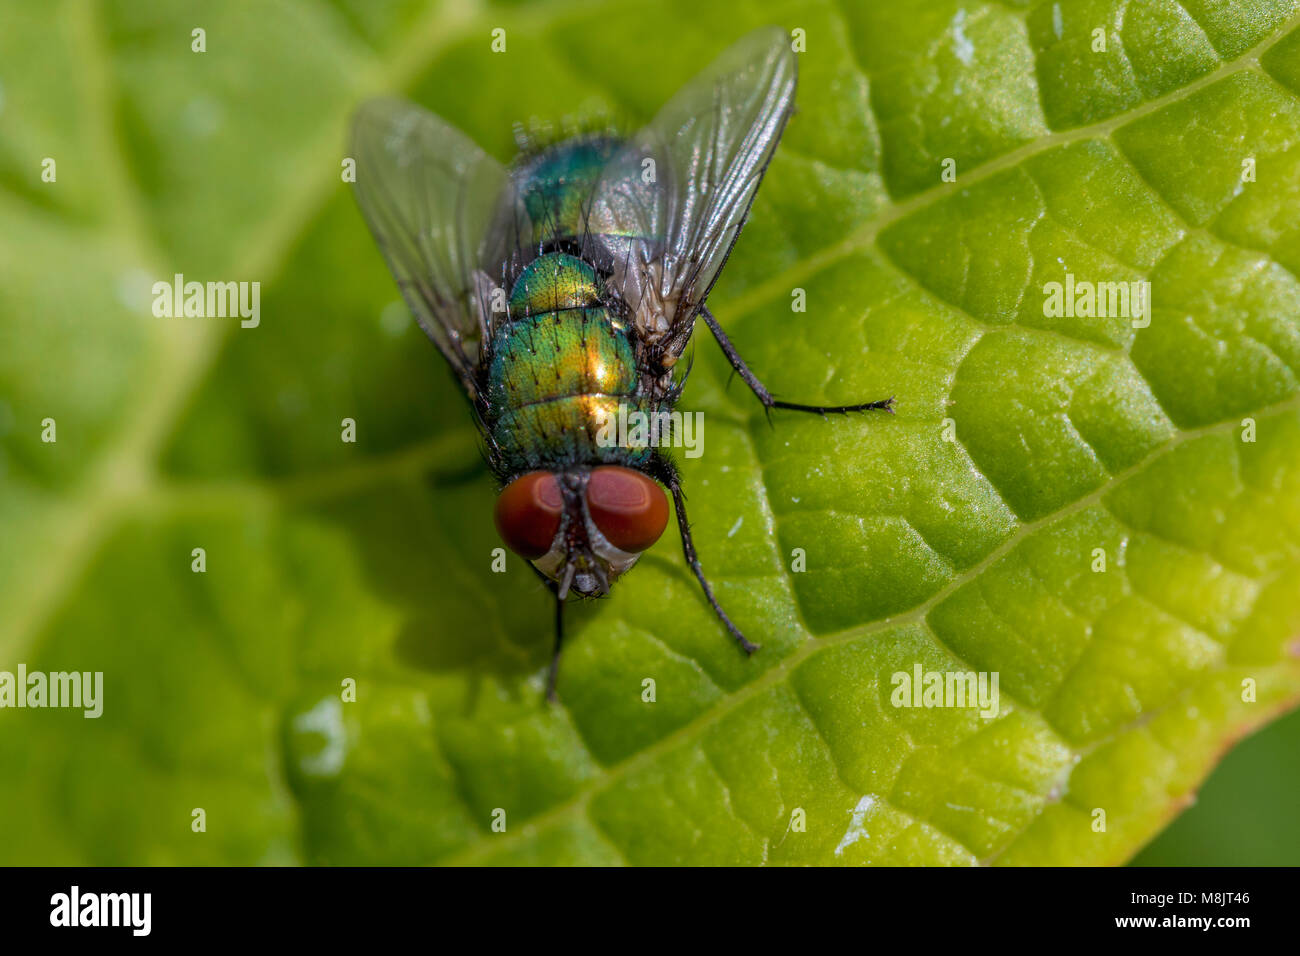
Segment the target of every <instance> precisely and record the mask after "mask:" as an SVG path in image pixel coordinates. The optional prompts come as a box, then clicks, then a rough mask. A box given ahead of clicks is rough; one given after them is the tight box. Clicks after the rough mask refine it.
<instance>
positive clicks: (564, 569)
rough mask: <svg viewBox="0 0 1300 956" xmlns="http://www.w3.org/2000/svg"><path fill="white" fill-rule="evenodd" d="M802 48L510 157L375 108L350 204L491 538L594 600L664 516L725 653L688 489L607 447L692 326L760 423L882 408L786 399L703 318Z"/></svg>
mask: <svg viewBox="0 0 1300 956" xmlns="http://www.w3.org/2000/svg"><path fill="white" fill-rule="evenodd" d="M795 81H796V67H795V57H794V53H793V52H792V50H791V46H790V43H789V40H788V38H787V37H786V35H785V34H784V32H782V31H781V30H780V29H778V28H776V27H769V28H764V29H761V30H757V31H755V32H753V33H751V34H749V35H748V36H745V37H744V38H742V39H741V40H740V41H738V42H737V43H736V44H735V45H733V46H732V47H730V48H729V49H727V50H726V51H725V52H724V53H723V54H722V55H721V56H720V57H719V58H718V59H717V60H716V61H715V62H714V63H713V64H712V65H711V66H709V67H708V68H706V69H705V70H704V71H703V72H702V73H700V74H699V75H698V76H696V77H695V78H694V79H693V80H691V81H690V82H689V83H688V84H687V85H686V86H685V87H683V88H682V89H681V90H680V91H679V92H678V93H677V95H676V96H674V97H673V98H672V100H670V101H669V102H668V104H667V105H666V106H665V107H664V108H663V109H662V110H661V111H660V113H659V115H658V116H657V117H656V118H655V119H654V121H653V122H652V123H650V125H648V126H646V127H645V128H644V129H642V130H640V131H639V132H637V133H636V134H635V135H633V136H631V137H628V138H621V137H617V136H613V135H608V134H586V135H581V136H576V137H572V138H569V139H566V140H563V141H561V142H558V143H553V144H550V145H546V146H542V147H536V148H527V149H525V151H524V152H523V154H522V155H521V156H520V157H519V158H518V159H517V160H516V161H515V162H514V163H513V164H512V165H511V166H510V167H505V166H503V165H502V164H500V163H499V162H497V161H496V160H495V159H493V158H491V157H490V156H488V155H487V154H486V153H484V152H483V150H481V149H480V148H479V147H478V146H477V145H475V144H474V143H473V142H472V141H471V140H470V139H469V138H468V137H467V136H465V134H463V133H461V132H460V131H459V130H457V129H455V128H454V127H452V126H451V125H449V124H448V123H446V122H444V121H443V120H441V119H439V118H438V117H437V116H434V115H433V114H432V113H429V112H427V111H426V110H424V109H422V108H420V107H418V106H415V105H414V104H411V103H406V102H403V101H400V100H392V99H380V100H373V101H371V102H368V103H366V104H365V105H363V106H362V108H361V109H360V110H359V111H358V113H357V116H356V119H355V121H354V125H353V138H352V145H353V157H354V158H355V159H356V163H357V179H356V196H357V201H358V203H359V205H360V207H361V211H362V214H363V215H364V217H365V219H366V222H367V223H368V224H369V226H370V229H371V231H372V232H373V233H374V236H375V239H376V241H377V243H378V245H379V248H380V250H381V251H382V252H383V255H384V258H385V259H386V260H387V262H388V266H389V268H390V269H391V270H392V273H393V275H394V277H395V278H396V280H397V284H398V286H399V287H400V288H401V291H402V295H403V297H404V298H405V299H406V302H407V304H408V305H409V306H410V308H411V311H412V312H413V313H414V315H415V318H416V321H417V322H419V324H420V327H421V328H423V329H424V331H425V332H426V333H427V334H428V336H429V338H431V339H432V340H433V343H434V344H435V345H436V346H437V347H438V349H439V350H440V351H441V352H442V354H443V357H444V358H446V360H447V361H448V363H450V365H451V368H452V371H453V372H454V373H455V375H456V378H457V380H458V381H459V382H460V385H461V387H462V388H463V390H464V392H465V394H466V396H467V397H468V399H469V403H470V406H471V408H472V410H473V414H474V418H475V422H476V424H477V425H478V428H479V431H480V433H481V435H482V438H483V443H484V446H485V456H486V458H487V461H488V464H489V466H490V468H491V470H492V472H493V474H494V475H495V476H496V478H497V480H498V481H499V483H500V486H501V492H500V495H499V497H498V498H497V503H496V526H497V529H498V531H499V532H500V534H501V537H502V539H503V540H504V541H505V543H506V544H507V545H508V546H509V547H510V548H511V549H512V550H513V551H515V552H516V553H517V554H519V555H521V556H522V557H524V558H526V559H527V560H528V562H529V565H530V567H532V568H533V570H534V571H535V572H536V573H537V574H538V575H539V576H540V577H541V578H542V579H543V580H544V581H545V582H546V584H547V586H548V587H549V589H550V590H551V592H552V593H553V594H554V596H555V647H554V653H553V655H552V658H551V665H550V669H549V672H548V675H547V682H546V693H547V697H548V698H551V699H554V696H555V684H556V678H557V674H558V668H559V660H560V651H561V648H562V646H563V640H564V620H563V615H564V605H565V602H566V601H567V600H569V599H570V598H573V597H596V596H601V595H604V594H607V593H608V592H609V589H610V586H611V585H612V584H613V582H614V581H615V580H616V579H617V578H618V577H619V576H620V575H622V574H624V573H626V572H627V571H628V569H630V568H631V567H632V566H633V565H634V564H635V563H636V561H637V559H638V558H639V557H640V556H641V554H642V553H643V552H644V551H645V550H646V549H647V548H649V547H650V546H651V545H653V544H654V543H655V541H657V540H658V539H659V537H660V535H661V534H662V533H663V531H664V528H665V527H666V526H667V524H668V519H669V507H668V499H669V498H670V497H671V499H672V505H673V511H674V512H675V514H676V518H677V526H678V529H679V531H680V532H681V539H682V550H683V552H684V554H685V557H686V563H687V565H688V566H689V567H690V569H691V571H692V572H693V573H694V575H695V578H696V579H697V580H698V581H699V584H700V587H701V588H702V589H703V592H704V596H705V598H706V599H707V600H708V602H709V605H710V606H711V607H712V608H713V612H714V613H715V614H716V615H717V616H718V619H719V620H720V621H721V622H722V624H723V625H724V626H725V627H726V629H727V630H728V631H729V632H730V634H731V636H732V637H733V638H734V639H735V641H736V643H737V644H739V645H740V647H741V648H742V649H743V650H744V651H745V652H746V653H747V654H752V653H753V652H754V651H755V650H757V649H758V645H756V644H753V643H751V642H750V641H749V640H748V639H747V638H746V637H745V636H744V634H742V633H741V631H740V629H739V628H738V627H737V626H736V625H735V624H734V623H733V622H732V620H731V618H730V617H728V616H727V614H726V612H725V611H724V610H723V609H722V606H721V605H720V604H719V603H718V600H717V597H716V596H715V595H714V593H713V588H712V587H711V586H710V584H709V581H708V579H707V578H706V577H705V575H704V571H703V569H702V568H701V566H700V560H699V557H698V555H697V554H696V551H695V544H694V542H693V540H692V538H691V531H690V527H689V524H688V522H687V518H686V505H685V496H684V494H683V492H682V483H681V477H680V475H679V473H678V470H677V467H676V466H675V464H674V463H673V461H672V459H671V457H670V456H669V455H668V454H667V453H666V452H665V451H664V450H663V449H662V448H660V447H653V445H652V443H645V444H642V443H637V444H635V445H634V444H633V443H631V442H624V443H622V444H617V443H611V442H609V441H606V440H601V435H602V432H604V433H605V434H607V432H605V426H606V425H607V424H608V423H609V422H610V420H611V417H612V416H615V415H618V414H620V409H621V410H622V412H623V413H626V412H627V410H629V409H631V410H633V411H637V412H640V413H642V414H644V415H647V416H658V415H663V414H666V413H667V412H670V411H671V410H672V408H673V406H674V405H675V404H676V402H677V399H678V397H679V395H680V394H681V390H682V387H683V386H684V384H685V381H686V375H687V372H688V371H689V368H686V367H684V366H688V365H689V363H680V364H679V361H678V360H679V359H680V358H681V356H682V354H683V352H684V351H685V349H686V346H687V343H688V342H689V341H690V338H691V334H692V332H693V331H694V328H695V322H696V319H703V320H704V324H705V325H706V326H707V327H708V329H709V331H710V332H711V333H712V334H713V337H714V338H715V339H716V340H717V342H718V344H719V345H720V346H721V347H722V351H723V352H724V353H725V354H726V357H727V359H728V361H729V362H730V363H731V366H732V368H734V369H735V371H736V373H737V374H738V375H739V376H740V377H741V379H743V380H744V382H745V384H746V385H748V386H749V388H750V389H751V390H752V391H753V392H754V395H755V396H756V397H757V398H758V400H759V401H760V402H761V403H762V405H763V407H764V409H765V410H767V411H768V412H769V414H770V412H771V410H772V409H789V410H793V411H800V412H813V413H817V414H822V415H824V414H826V413H828V412H841V413H847V412H861V411H867V410H871V409H878V410H881V411H892V410H893V399H892V398H886V399H882V400H879V401H873V402H864V403H861V404H856V405H834V406H823V405H801V404H795V403H792V402H785V401H778V400H777V399H775V398H773V396H772V395H771V393H770V392H769V391H768V390H767V389H766V388H765V387H764V385H763V383H762V382H761V381H760V380H759V379H758V378H757V377H756V376H755V375H754V373H753V372H751V371H750V369H749V367H748V366H747V365H746V364H745V362H744V360H743V359H742V358H741V357H740V354H739V353H738V352H737V351H736V349H735V347H734V346H733V345H732V344H731V342H730V340H729V339H728V338H727V336H726V333H724V332H723V330H722V327H721V326H720V325H719V323H718V320H717V319H716V318H714V316H713V313H711V312H710V311H709V309H708V307H707V306H706V304H705V303H706V300H707V298H708V295H709V292H710V290H711V289H712V288H713V285H714V283H715V282H716V281H717V279H718V276H719V274H720V273H721V271H722V267H723V265H724V264H725V263H726V260H727V257H728V255H729V254H730V253H731V249H732V247H733V246H734V245H735V242H736V238H737V237H738V236H739V235H740V231H741V228H742V227H743V226H744V223H745V219H746V217H747V216H748V214H749V210H750V206H751V205H752V204H753V201H754V195H755V193H756V192H757V190H758V185H759V182H760V181H761V180H762V178H763V174H764V173H765V172H766V170H767V166H768V163H769V162H770V161H771V159H772V155H773V153H774V152H775V150H776V146H777V142H778V141H779V140H780V138H781V133H782V131H783V130H784V128H785V124H786V121H787V120H788V119H789V117H790V113H791V111H792V109H793V105H794V92H795Z"/></svg>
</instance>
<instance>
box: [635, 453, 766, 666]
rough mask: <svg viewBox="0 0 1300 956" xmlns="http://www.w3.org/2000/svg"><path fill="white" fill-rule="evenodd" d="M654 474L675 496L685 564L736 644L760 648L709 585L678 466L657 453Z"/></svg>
mask: <svg viewBox="0 0 1300 956" xmlns="http://www.w3.org/2000/svg"><path fill="white" fill-rule="evenodd" d="M653 469H654V472H655V474H654V477H655V479H656V480H658V481H660V482H662V483H663V484H664V485H667V486H668V493H669V494H671V495H672V497H673V508H674V510H675V511H676V512H677V528H678V530H679V531H681V535H682V553H683V555H684V556H685V557H686V563H687V564H688V565H689V566H690V569H691V572H692V573H693V574H694V575H695V579H696V580H697V581H699V582H700V587H701V588H702V589H703V591H704V597H705V598H706V599H708V602H709V606H710V607H712V608H713V613H714V614H716V615H717V616H718V620H720V621H721V622H722V623H723V625H724V626H725V627H726V628H727V631H728V632H729V633H730V634H731V636H732V637H734V638H735V639H736V643H737V644H739V645H740V647H741V649H742V650H744V652H745V653H746V654H753V653H754V652H755V651H756V650H758V645H757V644H755V643H754V642H753V641H751V640H749V639H748V638H746V637H745V635H744V634H742V633H741V631H740V628H738V627H736V625H735V624H734V623H733V622H732V620H731V618H729V617H728V616H727V612H726V611H724V610H723V609H722V605H721V604H719V603H718V599H717V598H716V597H715V596H714V594H713V586H712V585H711V584H709V579H708V578H706V577H705V576H704V568H703V567H701V566H700V558H699V555H697V554H696V553H695V541H694V539H692V537H691V526H690V522H689V521H688V520H687V518H686V496H685V495H684V494H683V493H682V481H681V478H680V477H679V476H678V474H677V468H676V466H675V465H673V463H672V461H671V460H669V459H668V458H666V457H663V456H661V455H656V456H655V457H654V459H653Z"/></svg>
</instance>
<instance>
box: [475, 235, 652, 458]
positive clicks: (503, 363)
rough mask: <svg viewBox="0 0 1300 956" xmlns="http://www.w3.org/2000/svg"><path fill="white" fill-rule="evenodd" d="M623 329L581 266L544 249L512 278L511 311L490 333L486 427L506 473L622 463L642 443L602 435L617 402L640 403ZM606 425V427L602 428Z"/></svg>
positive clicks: (639, 454)
mask: <svg viewBox="0 0 1300 956" xmlns="http://www.w3.org/2000/svg"><path fill="white" fill-rule="evenodd" d="M636 392H637V369H636V354H635V350H634V348H633V345H632V340H631V339H630V337H629V336H628V334H627V330H626V329H625V328H623V327H622V325H621V324H620V323H619V322H617V321H616V320H615V318H614V317H613V316H612V315H611V314H610V312H609V310H607V309H605V308H604V307H602V306H601V305H600V304H599V297H598V290H597V280H596V275H595V273H594V271H593V270H592V269H591V267H590V266H589V265H587V264H586V263H585V262H583V261H582V260H580V259H577V258H575V257H573V256H569V255H564V254H562V253H552V254H549V255H544V256H541V257H540V258H538V259H536V260H534V261H533V262H532V263H530V265H529V266H528V268H527V269H526V270H525V271H524V273H523V274H522V275H521V276H520V277H519V279H518V280H517V281H516V283H515V286H514V288H513V289H512V290H511V296H510V319H509V321H507V322H504V323H502V324H501V326H500V327H499V329H498V330H497V332H496V335H495V336H494V338H493V342H492V358H491V362H490V364H489V366H488V402H487V408H488V410H489V412H488V414H489V418H488V420H487V421H486V423H485V424H486V425H487V427H488V432H489V434H490V435H491V437H492V440H493V441H494V442H495V444H496V446H497V450H498V452H499V454H500V456H501V458H502V460H503V461H504V462H505V463H506V465H507V467H508V468H509V469H510V470H512V471H515V472H523V471H530V470H535V469H542V468H546V469H554V468H557V467H560V466H563V465H571V464H598V463H607V464H629V463H633V462H638V461H641V460H643V459H644V458H645V457H646V456H647V455H648V454H649V452H648V451H647V450H646V449H629V448H624V447H619V446H618V445H617V444H610V443H609V441H608V440H607V439H606V440H605V441H603V442H602V440H601V430H602V425H604V424H605V423H606V422H607V421H609V420H616V419H617V416H618V409H619V405H620V404H624V405H626V406H627V407H628V408H629V409H640V408H641V407H642V404H643V403H642V400H641V399H640V398H639V397H638V396H637V394H636ZM607 433H608V430H606V434H607Z"/></svg>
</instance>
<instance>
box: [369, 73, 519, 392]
mask: <svg viewBox="0 0 1300 956" xmlns="http://www.w3.org/2000/svg"><path fill="white" fill-rule="evenodd" d="M352 155H353V158H354V159H355V160H356V164H357V168H356V175H357V180H356V197H357V203H358V205H359V206H360V207H361V212H362V215H363V216H364V217H365V219H366V222H367V224H369V226H370V231H371V232H373V233H374V236H375V240H376V242H377V243H378V244H379V248H380V250H381V251H382V252H383V254H384V258H385V260H387V262H388V267H389V269H390V270H392V273H393V276H394V278H396V280H397V284H398V287H399V288H401V290H402V295H403V297H404V298H405V299H406V302H407V304H408V305H409V306H410V308H411V311H412V312H413V313H414V315H415V319H416V321H417V322H419V323H420V327H421V328H422V329H424V331H425V333H426V334H427V335H428V336H429V338H431V339H432V340H433V342H434V344H435V345H437V346H438V349H439V350H440V351H441V352H442V354H443V355H444V356H445V357H446V359H447V361H448V362H450V363H451V366H452V368H453V369H454V370H455V372H456V375H457V377H458V378H459V379H460V381H461V383H462V384H463V385H464V387H465V390H466V391H467V392H468V393H469V396H470V399H471V400H473V399H475V398H476V397H477V388H478V385H477V381H478V379H477V375H476V369H477V365H478V361H479V356H480V353H481V351H482V349H483V347H484V342H485V341H487V340H488V338H489V336H490V334H491V322H492V313H491V311H490V302H488V301H487V298H486V284H485V281H484V280H485V278H486V277H484V276H483V275H482V273H480V272H479V271H478V270H479V266H480V262H481V256H482V252H483V248H482V247H483V244H484V238H485V232H486V231H487V228H488V226H489V224H490V222H491V219H492V215H493V210H494V208H495V205H496V202H497V198H498V196H499V195H500V194H501V191H502V189H503V188H504V187H505V185H506V180H507V176H506V171H505V168H504V167H503V166H502V165H501V164H500V163H498V162H497V161H496V160H495V159H493V158H492V157H490V156H488V155H487V154H486V153H484V152H483V150H481V149H480V148H479V147H478V146H477V145H476V144H475V143H474V142H473V141H472V140H470V139H469V137H467V136H466V135H465V134H464V133H462V132H460V131H459V130H457V129H456V128H455V127H453V126H451V125H450V124H448V123H446V122H445V121H443V120H442V119H439V118H438V117H437V116H435V115H433V114H432V113H430V112H428V111H427V110H425V109H422V108H421V107H419V106H416V105H415V104H414V103H407V102H405V101H402V100H395V99H377V100H371V101H369V102H367V103H365V104H363V105H362V107H361V108H360V110H358V111H357V115H356V118H355V119H354V120H353V125H352Z"/></svg>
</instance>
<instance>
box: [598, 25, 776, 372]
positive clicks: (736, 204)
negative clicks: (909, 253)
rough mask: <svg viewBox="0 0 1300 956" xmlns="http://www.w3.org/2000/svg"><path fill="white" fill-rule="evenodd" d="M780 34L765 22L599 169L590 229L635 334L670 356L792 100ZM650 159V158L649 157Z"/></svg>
mask: <svg viewBox="0 0 1300 956" xmlns="http://www.w3.org/2000/svg"><path fill="white" fill-rule="evenodd" d="M795 80H796V66H795V56H794V53H793V51H792V50H791V46H790V38H789V36H788V35H787V34H786V33H785V32H784V31H783V30H781V29H780V28H778V27H766V28H763V29H761V30H756V31H754V32H753V33H750V34H748V35H747V36H745V37H743V38H742V39H740V40H739V41H738V42H736V43H735V44H734V45H732V46H731V47H729V48H728V49H727V50H726V51H724V52H723V54H722V55H721V56H720V57H718V59H717V60H715V61H714V62H713V63H712V64H711V65H710V66H709V67H708V68H707V69H705V70H704V71H703V72H702V73H700V74H699V75H698V76H696V77H695V78H694V79H693V80H691V81H690V82H689V83H688V84H687V85H686V86H685V87H683V88H682V89H681V91H679V92H678V93H677V95H676V96H674V97H673V98H672V100H670V101H669V103H668V104H667V105H666V106H665V107H664V108H663V110H661V111H660V113H659V115H658V116H657V117H655V119H654V121H653V122H652V123H651V124H650V125H649V126H647V127H646V128H645V129H643V130H641V131H640V132H639V133H638V134H637V135H636V136H635V137H633V138H632V140H631V141H629V143H628V145H627V146H626V147H625V148H624V151H623V152H622V154H621V155H620V156H619V157H616V158H615V159H614V160H612V161H611V162H610V164H609V165H608V166H607V167H606V170H605V173H604V175H603V176H602V181H601V183H600V184H599V186H598V187H597V190H596V194H595V196H594V198H593V202H592V211H591V215H590V217H589V230H590V232H591V233H593V234H600V235H605V236H609V237H613V238H610V239H609V240H607V243H606V245H607V247H608V250H609V253H610V258H611V259H612V260H614V262H615V267H614V271H615V276H614V280H615V282H616V283H619V289H620V292H621V293H622V295H623V298H624V300H625V301H626V302H628V304H629V305H631V306H632V308H633V311H634V313H635V314H636V316H637V321H638V323H639V325H640V327H641V331H642V333H643V334H644V335H646V336H647V338H648V339H649V340H650V341H652V342H656V341H658V342H660V343H661V348H662V349H663V350H664V351H665V353H666V354H668V355H670V356H673V357H676V356H677V355H680V353H681V351H682V349H683V348H685V345H686V342H687V340H688V339H689V338H690V330H691V326H692V324H693V320H694V318H695V315H696V312H697V311H698V310H699V307H700V305H701V304H702V303H703V302H704V300H705V298H706V297H707V296H708V294H709V290H711V289H712V288H713V284H714V282H716V281H717V278H718V274H719V273H720V272H721V271H722V267H723V265H724V264H725V263H726V261H727V256H728V255H729V254H730V252H731V248H732V246H733V245H735V242H736V238H737V237H738V236H739V235H740V230H741V228H742V227H743V226H744V224H745V219H746V217H747V216H748V215H749V209H750V206H751V205H752V204H753V202H754V194H755V193H756V192H757V190H758V184H759V182H760V181H762V178H763V173H764V172H766V170H767V165H768V163H769V162H770V161H771V159H772V154H773V153H774V152H775V150H776V145H777V142H778V140H779V139H780V138H781V132H782V130H783V129H784V128H785V123H786V120H787V119H788V118H789V116H790V112H791V109H792V108H793V105H794V90H795ZM651 161H652V162H651Z"/></svg>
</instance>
